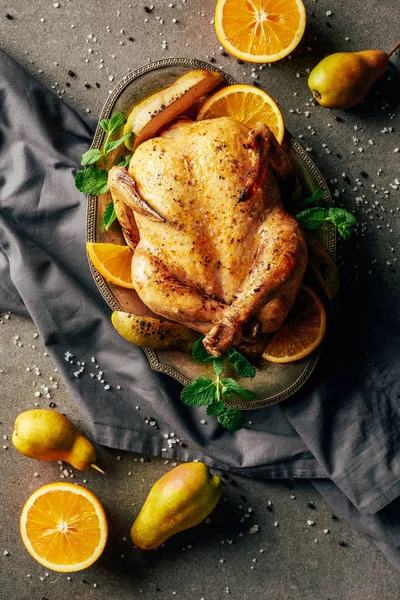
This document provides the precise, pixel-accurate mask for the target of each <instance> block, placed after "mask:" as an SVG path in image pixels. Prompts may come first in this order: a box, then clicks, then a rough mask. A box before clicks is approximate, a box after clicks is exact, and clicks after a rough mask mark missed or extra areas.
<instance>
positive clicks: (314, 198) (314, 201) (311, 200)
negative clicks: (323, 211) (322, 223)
mask: <svg viewBox="0 0 400 600" xmlns="http://www.w3.org/2000/svg"><path fill="white" fill-rule="evenodd" d="M323 195H324V188H323V187H320V188H318V189H317V191H316V192H314V193H313V195H312V196H310V198H304V200H301V202H300V204H301V205H302V206H308V205H309V204H317V202H319V201H320V200H322V196H323Z"/></svg>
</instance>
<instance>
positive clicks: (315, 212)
mask: <svg viewBox="0 0 400 600" xmlns="http://www.w3.org/2000/svg"><path fill="white" fill-rule="evenodd" d="M296 219H297V220H298V222H299V223H300V225H301V226H302V227H304V229H319V228H320V227H321V225H322V223H323V222H324V221H328V222H329V223H333V225H335V226H336V227H337V230H338V232H339V234H340V235H341V236H342V238H344V239H345V240H348V239H350V237H351V234H352V231H353V228H354V227H355V226H356V225H357V219H356V218H355V216H354V215H352V214H351V213H349V212H348V211H347V210H345V209H344V208H323V207H321V206H316V207H314V208H307V209H306V210H303V211H302V212H300V213H298V214H297V215H296Z"/></svg>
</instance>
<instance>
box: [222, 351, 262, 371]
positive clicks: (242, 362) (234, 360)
mask: <svg viewBox="0 0 400 600" xmlns="http://www.w3.org/2000/svg"><path fill="white" fill-rule="evenodd" d="M228 362H230V363H231V364H232V365H233V366H234V367H235V369H236V371H237V373H238V374H239V375H240V377H255V374H256V369H255V367H253V365H251V364H250V363H249V361H248V360H247V358H245V357H244V356H243V355H242V354H240V352H238V351H237V350H233V349H231V348H230V349H229V350H228Z"/></svg>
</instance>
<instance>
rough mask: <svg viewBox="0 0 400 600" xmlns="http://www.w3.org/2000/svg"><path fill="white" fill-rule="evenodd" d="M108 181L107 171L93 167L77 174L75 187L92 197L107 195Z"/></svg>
mask: <svg viewBox="0 0 400 600" xmlns="http://www.w3.org/2000/svg"><path fill="white" fill-rule="evenodd" d="M107 179H108V173H107V171H104V170H103V169H95V168H92V167H91V168H90V169H85V170H84V171H79V172H78V173H77V175H76V177H75V185H76V187H77V188H78V190H79V191H81V192H84V193H85V194H89V195H90V196H97V195H98V194H105V193H106V192H107V191H108V183H107Z"/></svg>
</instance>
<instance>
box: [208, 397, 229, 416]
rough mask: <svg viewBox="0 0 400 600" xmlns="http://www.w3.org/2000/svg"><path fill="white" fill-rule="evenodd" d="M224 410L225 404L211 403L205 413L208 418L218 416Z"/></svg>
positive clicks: (220, 402)
mask: <svg viewBox="0 0 400 600" xmlns="http://www.w3.org/2000/svg"><path fill="white" fill-rule="evenodd" d="M224 408H225V404H224V403H223V402H222V400H220V401H219V402H213V403H212V404H209V405H208V406H207V410H206V413H207V415H208V416H209V417H212V416H213V415H219V413H221V412H222V411H223V410H224Z"/></svg>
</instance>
